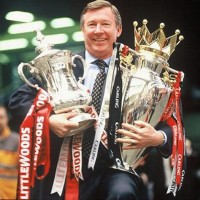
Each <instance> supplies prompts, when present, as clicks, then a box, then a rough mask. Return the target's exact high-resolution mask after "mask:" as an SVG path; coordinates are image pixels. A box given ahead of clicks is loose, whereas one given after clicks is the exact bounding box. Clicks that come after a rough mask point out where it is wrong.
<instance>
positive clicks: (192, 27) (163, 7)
mask: <svg viewBox="0 0 200 200" xmlns="http://www.w3.org/2000/svg"><path fill="white" fill-rule="evenodd" d="M88 2H89V1H86V0H81V1H80V0H57V1H47V0H42V1H41V0H28V1H27V0H17V1H14V0H6V1H5V0H0V103H3V104H6V105H7V103H8V100H9V96H10V94H11V93H12V92H13V91H14V90H15V89H16V88H18V87H19V85H20V84H22V81H21V80H20V78H19V76H18V73H17V67H18V65H19V64H20V63H21V62H29V61H30V60H32V59H34V58H35V57H36V54H35V44H36V43H35V42H36V41H35V33H34V29H35V28H36V27H37V28H38V27H39V28H40V29H41V30H42V33H43V34H44V35H46V36H48V37H49V38H50V41H52V42H53V43H54V44H55V45H54V47H55V48H58V49H69V50H71V51H73V52H76V51H79V50H81V49H83V48H84V47H83V41H82V35H81V33H80V28H79V16H80V12H81V11H82V8H83V7H84V6H85V5H86V3H88ZM111 2H112V3H113V4H114V5H116V6H117V7H118V9H119V11H120V13H121V15H122V19H123V33H122V35H121V37H120V38H119V40H118V41H119V42H122V43H125V44H127V45H128V46H130V47H131V48H134V37H133V25H132V24H133V21H135V20H136V21H138V23H139V25H140V24H142V20H143V19H147V20H148V21H149V23H148V28H149V30H150V32H153V31H154V30H156V29H157V28H158V27H159V24H160V22H164V23H165V28H164V30H165V33H166V36H167V37H169V36H171V35H172V34H174V32H175V30H176V29H179V30H180V31H181V34H182V35H183V36H184V38H185V39H184V40H183V41H182V42H181V43H180V44H179V45H178V46H177V48H176V50H175V52H174V53H173V54H172V56H171V58H170V59H169V64H170V66H171V67H172V68H174V69H176V70H181V71H183V72H184V74H185V78H184V83H183V86H182V100H183V113H184V117H183V120H184V124H185V128H186V136H187V137H188V138H190V139H191V140H192V142H193V145H194V146H195V148H197V149H198V150H199V151H200V77H199V76H200V66H199V56H200V55H199V54H200V53H199V49H198V47H199V46H200V37H199V35H200V26H199V23H198V19H199V15H200V14H199V9H200V1H199V0H190V1H184V2H183V1H181V0H168V1H165V0H140V1H131V2H130V1H128V0H123V1H117V0H116V1H114V0H112V1H111Z"/></svg>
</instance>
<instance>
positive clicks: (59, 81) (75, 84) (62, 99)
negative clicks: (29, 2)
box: [18, 30, 95, 136]
mask: <svg viewBox="0 0 200 200" xmlns="http://www.w3.org/2000/svg"><path fill="white" fill-rule="evenodd" d="M35 32H36V40H37V41H38V43H39V44H38V46H37V47H36V49H35V50H36V53H37V54H39V55H38V56H37V57H36V58H35V59H33V60H32V61H30V62H29V63H20V65H19V66H18V73H19V76H20V78H21V79H22V80H23V81H24V82H25V83H27V84H28V85H29V86H30V87H33V88H36V89H39V87H38V85H34V84H32V83H31V82H30V81H29V79H27V78H26V76H25V74H24V68H26V69H28V72H29V73H30V74H32V75H33V76H34V77H35V78H36V79H37V80H38V81H39V82H40V84H41V85H42V87H43V88H44V89H45V90H46V91H47V92H48V93H49V95H50V97H51V104H52V106H53V110H54V112H55V113H56V114H58V113H63V112H68V111H70V110H75V111H77V112H78V115H77V116H76V117H74V118H72V119H70V120H73V121H76V122H79V123H80V126H79V128H77V129H74V130H72V131H71V132H70V133H69V134H68V135H67V136H71V135H74V134H77V133H80V132H81V131H83V130H85V129H87V128H89V127H90V126H92V125H93V123H94V122H95V118H93V117H91V115H90V114H89V113H87V112H86V110H88V109H89V107H90V106H89V105H90V103H91V96H90V94H89V92H88V90H87V88H85V87H84V85H83V84H82V83H81V81H82V80H83V77H84V75H83V77H79V81H77V80H76V78H75V76H74V73H73V67H76V65H75V64H74V61H75V59H78V60H79V61H80V62H81V63H82V65H83V67H84V68H85V61H84V60H83V58H82V57H81V56H79V55H75V54H73V53H72V52H71V51H69V50H58V49H53V48H52V46H53V44H50V43H49V42H48V41H47V38H45V37H44V35H43V34H42V33H41V32H40V30H36V31H35Z"/></svg>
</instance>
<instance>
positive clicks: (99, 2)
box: [80, 0, 122, 27]
mask: <svg viewBox="0 0 200 200" xmlns="http://www.w3.org/2000/svg"><path fill="white" fill-rule="evenodd" d="M104 7H109V8H111V10H112V12H113V14H114V16H115V23H116V25H117V26H120V27H122V18H121V15H120V13H119V11H118V9H117V8H116V7H115V6H114V5H112V4H111V3H110V2H108V1H105V0H96V1H92V2H90V3H88V4H87V5H86V6H85V8H84V9H83V11H82V13H81V17H80V25H81V27H83V23H84V19H83V18H84V14H85V13H86V12H87V11H88V10H95V9H100V8H104Z"/></svg>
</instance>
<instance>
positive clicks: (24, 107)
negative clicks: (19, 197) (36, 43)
mask: <svg viewBox="0 0 200 200" xmlns="http://www.w3.org/2000/svg"><path fill="white" fill-rule="evenodd" d="M79 55H81V56H83V58H84V52H81V53H80V54H79ZM75 63H76V67H74V68H73V70H74V75H75V77H76V78H77V79H78V78H79V77H81V76H82V75H83V66H82V64H81V63H80V61H79V60H77V59H76V61H75ZM29 81H30V82H31V83H33V84H36V83H37V84H38V85H40V86H41V84H40V83H38V81H37V80H36V79H35V78H33V77H32V78H30V79H29ZM36 94H37V90H36V89H35V88H31V87H30V86H28V85H27V84H24V85H22V86H21V87H20V88H19V89H18V90H17V91H16V92H14V94H13V95H12V96H11V98H10V102H9V107H10V111H11V114H12V117H13V119H14V121H15V123H16V124H17V126H18V127H19V126H20V124H21V123H22V121H23V119H24V118H25V116H26V114H27V112H28V110H29V108H30V107H31V105H32V103H33V100H34V98H35V96H36ZM156 128H157V129H161V130H163V131H164V132H165V133H166V135H167V138H168V143H167V144H165V145H163V146H162V147H158V150H159V151H160V152H161V153H162V155H163V156H165V157H168V156H169V155H170V154H171V149H172V148H171V147H172V130H171V128H170V127H169V126H168V125H166V124H164V123H163V124H158V125H157V127H156ZM62 141H63V139H62V138H59V137H57V136H56V135H55V134H54V133H50V144H51V169H50V172H49V174H48V175H47V177H46V178H45V179H44V180H43V181H38V180H37V181H36V184H35V189H33V190H32V197H33V199H37V200H40V199H41V200H43V199H51V198H52V197H53V198H54V199H58V200H59V199H62V197H63V195H62V196H61V197H59V196H58V195H57V193H56V194H54V195H53V196H52V195H51V197H50V196H49V194H50V192H51V188H52V185H53V180H54V174H55V169H56V163H57V160H58V157H59V152H60V147H61V144H62ZM103 163H104V164H103V165H106V164H105V162H103ZM97 166H98V165H97ZM85 167H87V164H86V166H85ZM98 169H99V167H98Z"/></svg>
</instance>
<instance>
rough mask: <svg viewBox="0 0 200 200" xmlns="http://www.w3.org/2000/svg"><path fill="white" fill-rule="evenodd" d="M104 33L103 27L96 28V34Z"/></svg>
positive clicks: (99, 25) (97, 26)
mask: <svg viewBox="0 0 200 200" xmlns="http://www.w3.org/2000/svg"><path fill="white" fill-rule="evenodd" d="M99 32H103V27H102V26H101V24H97V25H96V28H95V33H99Z"/></svg>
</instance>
